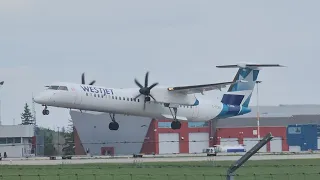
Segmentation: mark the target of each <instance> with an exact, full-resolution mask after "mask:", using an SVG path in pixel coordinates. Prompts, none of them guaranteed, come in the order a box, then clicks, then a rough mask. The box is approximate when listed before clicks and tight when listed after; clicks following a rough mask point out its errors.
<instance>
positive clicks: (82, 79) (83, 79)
mask: <svg viewBox="0 0 320 180" xmlns="http://www.w3.org/2000/svg"><path fill="white" fill-rule="evenodd" d="M81 83H82V84H86V81H85V76H84V73H82V76H81ZM94 83H96V81H95V80H93V81H91V82H90V83H89V85H93V84H94Z"/></svg>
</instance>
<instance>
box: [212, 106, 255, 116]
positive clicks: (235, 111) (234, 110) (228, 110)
mask: <svg viewBox="0 0 320 180" xmlns="http://www.w3.org/2000/svg"><path fill="white" fill-rule="evenodd" d="M249 112H251V109H250V108H248V107H242V108H241V106H232V105H227V104H223V107H222V110H221V112H220V114H219V115H218V116H217V117H216V118H217V119H222V118H228V117H232V116H238V115H243V114H247V113H249Z"/></svg>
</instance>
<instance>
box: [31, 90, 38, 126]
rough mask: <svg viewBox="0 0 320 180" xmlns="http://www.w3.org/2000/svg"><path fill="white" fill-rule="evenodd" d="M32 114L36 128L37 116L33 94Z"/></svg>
mask: <svg viewBox="0 0 320 180" xmlns="http://www.w3.org/2000/svg"><path fill="white" fill-rule="evenodd" d="M32 114H33V123H34V125H35V127H36V126H37V115H36V107H35V102H34V97H33V93H32Z"/></svg>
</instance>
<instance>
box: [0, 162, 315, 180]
mask: <svg viewBox="0 0 320 180" xmlns="http://www.w3.org/2000/svg"><path fill="white" fill-rule="evenodd" d="M231 163H232V162H213V161H205V162H181V163H178V162H175V163H136V164H86V165H59V166H53V165H51V166H14V165H11V166H10V165H2V166H0V180H40V179H41V180H42V179H43V180H109V179H110V180H147V179H150V180H167V179H168V180H178V179H184V180H202V179H206V180H209V179H226V178H225V174H226V171H227V169H228V167H229V166H230V165H231ZM303 173H305V174H303ZM236 174H237V175H239V176H237V177H235V179H237V180H240V179H241V180H244V179H246V180H248V179H252V180H254V179H257V180H260V179H261V180H262V179H263V180H264V179H268V180H269V179H274V180H283V179H290V180H304V179H308V180H319V179H320V160H319V159H307V160H301V159H299V160H270V161H249V162H247V163H246V164H245V166H244V167H241V168H240V169H239V170H238V171H237V172H236ZM253 174H256V176H254V175H253ZM261 174H265V175H261ZM270 174H272V175H270Z"/></svg>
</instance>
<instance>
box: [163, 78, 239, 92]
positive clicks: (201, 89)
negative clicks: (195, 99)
mask: <svg viewBox="0 0 320 180" xmlns="http://www.w3.org/2000/svg"><path fill="white" fill-rule="evenodd" d="M236 82H238V81H230V82H221V83H214V84H202V85H193V86H177V87H169V88H168V91H169V92H179V93H183V94H194V93H203V92H204V91H211V90H216V89H218V90H221V89H222V88H225V87H226V86H227V85H231V84H234V83H236Z"/></svg>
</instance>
